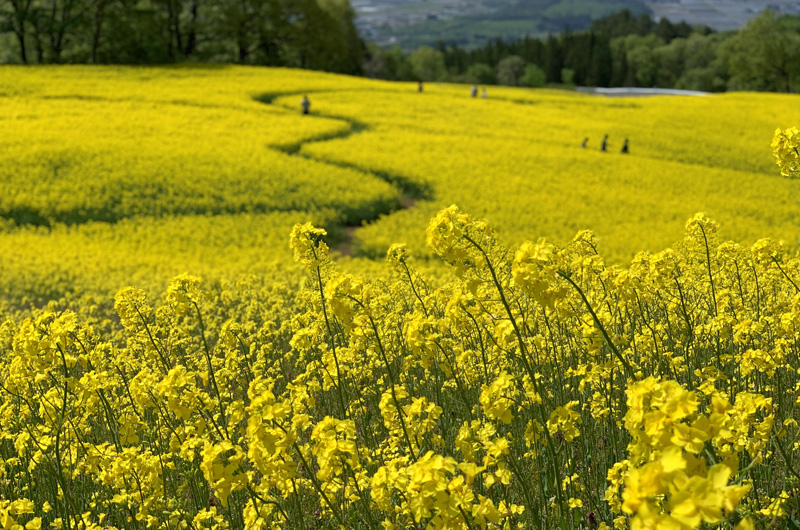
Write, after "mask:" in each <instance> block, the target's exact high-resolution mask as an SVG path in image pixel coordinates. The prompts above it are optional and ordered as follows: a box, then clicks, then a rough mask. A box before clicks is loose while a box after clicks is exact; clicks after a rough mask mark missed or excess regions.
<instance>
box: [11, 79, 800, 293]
mask: <svg viewBox="0 0 800 530" xmlns="http://www.w3.org/2000/svg"><path fill="white" fill-rule="evenodd" d="M0 79H2V81H0V94H1V95H0V103H1V105H0V122H2V123H3V124H4V126H3V127H2V128H0V142H2V143H1V144H0V145H2V146H3V147H2V149H3V156H2V159H0V181H1V182H2V184H3V190H4V193H3V194H2V196H0V218H2V220H3V225H0V226H5V228H3V232H2V234H0V249H3V252H2V253H0V256H2V257H0V265H2V269H3V271H4V273H3V274H2V276H0V292H3V293H6V296H7V297H13V298H15V299H19V298H21V297H24V296H30V297H31V299H32V300H47V299H53V298H59V297H60V296H65V295H70V296H73V295H76V294H80V293H84V292H93V291H94V292H103V293H110V292H115V291H116V290H117V289H119V288H120V287H122V286H124V285H127V284H129V283H131V282H136V283H137V284H140V285H142V286H144V287H150V288H154V289H157V288H160V287H161V286H163V284H164V282H165V281H166V279H168V278H169V277H170V276H171V275H174V274H177V273H179V272H182V271H184V270H189V269H191V270H194V271H196V272H198V273H202V274H205V275H207V276H209V277H210V278H227V277H234V276H238V275H241V274H245V273H248V272H257V271H261V272H262V273H263V271H264V270H266V269H265V267H267V266H268V264H272V263H280V262H286V261H287V260H288V256H289V250H288V248H287V243H286V237H287V233H288V230H289V229H290V228H291V226H292V225H293V224H294V223H295V222H300V221H306V220H313V221H315V222H317V223H318V224H323V225H325V226H327V227H329V228H330V229H331V231H332V235H333V237H334V239H335V241H334V243H335V244H336V248H337V249H339V250H340V251H341V252H342V253H343V254H346V255H353V256H354V257H356V258H359V257H366V258H378V259H380V258H382V256H383V255H384V254H385V252H386V250H387V248H388V247H389V245H390V244H391V243H394V242H406V243H408V244H409V247H410V248H411V249H412V250H413V252H415V253H417V254H418V255H420V256H423V257H424V256H426V255H428V251H427V250H426V249H425V245H424V233H425V226H426V225H427V222H428V220H429V219H430V217H431V216H432V214H433V213H435V212H436V211H437V210H438V209H439V208H442V207H445V206H448V205H450V204H452V203H457V204H458V205H459V206H460V207H461V208H462V209H464V210H465V211H469V212H471V214H472V215H473V216H476V217H487V218H489V219H491V220H492V221H493V224H494V226H495V227H496V229H497V230H498V232H499V234H500V236H501V238H502V239H504V240H505V241H507V242H509V243H520V242H522V241H524V240H526V239H536V238H539V237H547V238H548V239H551V240H555V241H560V242H564V241H568V240H569V239H570V238H571V237H572V236H573V235H574V234H575V233H576V232H577V231H578V230H582V229H587V228H590V229H592V230H594V231H595V233H596V234H597V236H598V238H599V241H600V246H601V249H602V250H603V253H604V255H606V256H608V257H609V258H610V259H611V260H613V261H617V262H619V263H623V262H625V261H627V260H629V259H630V258H631V257H633V255H634V254H635V253H636V252H637V251H639V250H647V251H658V250H661V249H662V248H664V247H667V246H669V245H671V244H673V243H674V242H675V241H677V240H678V239H679V238H680V237H681V234H682V230H683V223H684V221H685V220H686V219H687V218H688V217H690V216H691V215H693V214H694V213H696V212H699V211H705V212H707V213H708V215H709V216H711V217H712V218H714V219H716V220H718V221H719V222H720V224H721V226H722V235H724V236H725V237H730V238H734V239H736V240H741V241H743V242H751V241H753V240H755V239H757V238H759V237H763V236H772V237H775V238H777V239H784V240H786V241H787V242H788V243H789V244H790V245H791V246H793V247H795V248H797V247H800V236H798V234H797V231H796V227H797V226H798V225H800V208H798V198H797V197H798V189H797V187H798V183H797V182H794V181H790V180H786V179H783V178H781V177H780V176H778V172H777V170H776V168H775V167H774V163H773V161H772V158H771V154H770V150H769V142H770V138H771V135H772V133H773V132H774V130H775V128H777V127H778V126H781V127H786V126H790V125H792V124H796V123H798V121H800V110H798V109H799V108H800V107H798V105H797V102H798V100H797V97H796V96H779V95H769V94H728V95H720V96H713V97H707V98H680V97H653V98H636V99H605V98H602V97H596V96H586V95H579V94H574V93H569V92H560V91H541V90H521V89H495V88H493V89H491V91H490V93H489V98H488V99H487V100H483V99H480V98H478V99H470V98H469V97H468V89H467V87H463V86H455V85H441V86H434V85H429V86H427V87H426V90H425V92H424V93H423V94H418V93H417V92H416V85H410V84H392V83H386V82H377V81H368V80H364V79H356V78H347V77H341V76H333V75H325V74H315V73H308V72H301V71H291V70H280V69H257V68H239V67H228V68H150V69H138V68H91V67H52V68H29V69H21V68H13V67H6V68H4V69H3V71H2V75H0ZM303 93H308V95H309V97H310V99H311V101H312V115H311V116H309V117H302V116H300V114H299V99H300V97H301V95H302V94H303ZM604 134H609V152H608V153H601V152H599V144H600V140H601V138H602V137H603V135H604ZM584 137H588V138H589V142H588V148H587V149H581V148H580V143H581V141H582V140H583V138H584ZM626 137H627V138H629V139H630V146H631V153H630V154H629V155H621V154H619V150H620V147H621V144H622V141H623V140H624V138H626ZM376 219H377V220H376ZM362 221H363V222H365V223H367V225H366V226H364V227H363V228H349V229H347V230H343V229H342V228H341V227H344V226H352V227H359V226H360V225H361V224H362ZM337 227H338V228H337ZM351 263H352V267H354V268H356V269H358V268H359V267H367V268H368V269H370V270H374V269H375V266H374V265H371V264H370V265H367V263H368V262H367V261H365V260H363V259H362V260H358V259H357V260H355V261H351Z"/></svg>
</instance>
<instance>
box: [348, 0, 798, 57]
mask: <svg viewBox="0 0 800 530" xmlns="http://www.w3.org/2000/svg"><path fill="white" fill-rule="evenodd" d="M352 4H353V6H354V7H355V9H356V12H357V13H358V19H357V23H358V26H359V29H360V31H361V34H362V35H363V36H364V37H365V38H366V39H367V40H369V41H372V42H375V43H376V44H379V45H381V46H390V45H395V44H397V45H400V46H401V47H402V48H404V49H406V50H412V49H416V48H418V47H419V46H421V45H423V44H427V45H431V44H435V43H437V42H439V41H444V42H447V43H448V44H457V45H459V46H462V47H466V48H473V47H477V46H482V45H484V44H486V42H487V41H489V40H494V39H497V38H502V39H504V40H513V39H517V38H521V37H525V36H526V35H528V36H531V37H542V36H546V35H548V34H550V33H561V32H563V31H564V30H565V28H569V29H570V30H582V29H586V28H588V27H589V24H590V23H591V21H592V20H594V19H597V18H601V17H603V16H606V15H609V14H611V13H615V12H618V11H621V10H622V9H628V10H630V11H631V12H633V13H634V14H640V13H649V14H650V15H652V16H653V17H654V18H655V19H656V20H659V19H661V18H665V19H667V20H669V21H670V22H673V23H679V22H687V23H688V24H691V25H693V26H694V25H697V26H707V27H709V28H711V29H714V30H716V31H728V30H734V29H739V28H741V27H743V26H744V25H745V24H746V23H747V21H748V20H750V19H751V18H753V17H755V16H756V15H757V14H758V13H760V12H762V11H763V10H764V9H772V10H773V11H776V12H778V13H784V14H792V15H800V2H798V0H470V1H467V0H352Z"/></svg>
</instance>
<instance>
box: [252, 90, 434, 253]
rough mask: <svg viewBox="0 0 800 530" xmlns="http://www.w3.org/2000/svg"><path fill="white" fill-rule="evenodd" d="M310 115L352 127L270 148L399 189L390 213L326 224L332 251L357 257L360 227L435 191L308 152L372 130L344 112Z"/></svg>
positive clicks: (270, 99)
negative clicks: (314, 146) (312, 146)
mask: <svg viewBox="0 0 800 530" xmlns="http://www.w3.org/2000/svg"><path fill="white" fill-rule="evenodd" d="M310 93H312V92H309V91H304V92H288V93H277V94H263V95H261V96H258V97H255V98H254V99H255V100H256V101H258V102H260V103H263V104H265V105H275V103H274V102H275V100H276V99H278V98H283V97H291V96H301V95H303V94H310ZM318 93H319V92H318ZM323 93H324V92H323ZM278 107H279V108H282V109H285V110H287V111H288V110H290V109H289V108H288V107H285V106H283V105H278ZM298 117H300V114H299V111H298ZM310 117H311V118H312V119H313V118H314V117H319V118H326V119H329V120H337V121H341V122H345V123H347V124H348V127H347V129H346V130H344V131H339V132H335V133H326V134H320V135H317V136H312V137H310V138H307V139H305V140H301V141H299V142H295V143H291V144H284V145H272V146H270V149H273V150H276V151H280V152H282V153H285V154H287V155H291V156H296V157H300V158H304V159H306V160H313V161H315V162H317V163H321V164H326V165H328V166H334V167H340V168H346V169H350V170H352V171H356V172H359V173H362V174H364V175H367V176H370V177H374V178H378V179H381V180H383V181H385V182H387V183H388V184H389V185H391V186H392V187H393V188H395V189H396V190H397V191H398V192H399V193H398V200H397V203H396V205H394V206H393V207H392V208H391V209H390V210H389V211H388V212H376V213H375V215H374V216H370V217H368V218H364V219H361V220H360V222H358V223H352V224H345V225H335V226H333V227H326V228H327V229H328V232H329V233H332V235H334V237H333V241H331V242H330V243H331V250H335V251H336V252H338V253H339V254H341V255H343V256H356V255H358V245H357V242H356V237H355V235H356V232H357V231H358V230H359V229H360V228H362V227H364V226H366V225H368V224H371V223H373V222H375V221H377V220H378V219H380V218H381V216H383V215H391V214H393V213H394V212H397V211H400V210H408V209H410V208H414V206H415V205H416V203H417V202H418V201H421V200H425V199H428V198H430V195H431V190H430V189H429V188H427V187H424V186H420V185H418V184H416V183H414V182H412V181H411V180H410V179H408V178H406V177H403V176H401V175H395V174H389V173H385V172H382V171H375V170H371V169H368V168H363V167H360V166H358V165H356V164H351V163H349V162H339V161H332V160H326V159H325V158H321V157H316V156H313V155H311V154H308V153H307V152H303V147H304V146H306V145H309V144H313V143H317V142H327V141H329V140H341V139H344V138H349V137H351V136H353V135H355V134H359V133H362V132H366V131H369V130H370V129H371V128H370V126H369V125H368V124H367V123H364V122H362V121H359V120H356V119H353V118H349V117H347V116H340V115H334V114H327V113H322V112H318V111H312V112H311V114H310ZM303 119H306V118H303Z"/></svg>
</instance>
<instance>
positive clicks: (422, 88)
mask: <svg viewBox="0 0 800 530" xmlns="http://www.w3.org/2000/svg"><path fill="white" fill-rule="evenodd" d="M423 90H425V89H424V87H423V86H422V81H420V82H419V86H417V92H422V91H423Z"/></svg>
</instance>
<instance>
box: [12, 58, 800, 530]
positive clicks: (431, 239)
mask: <svg viewBox="0 0 800 530" xmlns="http://www.w3.org/2000/svg"><path fill="white" fill-rule="evenodd" d="M415 88H416V87H415V86H411V85H407V84H406V85H404V84H391V83H382V82H376V81H369V80H362V79H351V78H345V77H337V76H329V75H324V74H312V73H308V72H297V71H288V70H276V69H255V68H232V67H225V68H206V67H178V68H151V69H139V68H86V67H81V68H75V67H58V68H56V67H54V68H34V69H18V68H0V103H2V105H0V123H2V125H3V126H2V127H1V128H0V140H2V143H0V145H1V146H2V147H0V149H2V151H0V153H2V155H1V156H0V182H2V183H3V188H2V189H3V191H4V193H3V194H2V195H0V218H1V219H2V222H0V527H1V528H2V529H4V530H6V529H7V530H22V529H26V530H38V529H44V528H54V529H59V530H61V529H66V530H100V529H126V530H127V529H137V530H138V529H141V530H144V529H150V528H152V529H164V530H167V529H170V530H172V529H187V530H199V529H218V530H223V529H224V530H228V529H231V530H233V529H235V530H240V529H241V530H244V529H247V530H266V529H275V530H278V529H281V530H312V529H313V530H328V529H330V530H333V529H337V530H341V529H347V530H349V529H369V530H373V529H374V530H400V529H415V530H421V529H425V530H439V529H441V530H478V529H480V530H487V529H503V530H523V529H526V530H527V529H536V530H545V529H559V530H567V529H569V530H578V529H580V530H601V529H602V530H610V529H612V528H614V529H619V530H622V529H626V528H631V529H633V530H645V529H653V530H661V529H663V530H689V529H700V528H719V529H724V530H754V529H760V530H766V529H772V528H796V527H797V526H798V525H800V430H799V429H800V428H799V427H798V421H800V406H798V408H796V405H798V404H800V394H799V393H798V392H800V257H798V254H797V248H798V240H797V236H796V232H795V231H793V227H795V226H797V225H796V223H797V219H796V216H797V215H798V214H797V209H796V208H795V207H794V206H795V198H794V197H795V195H794V188H795V186H796V185H797V182H798V181H797V180H795V179H794V177H798V176H800V133H798V130H797V128H792V127H790V125H792V124H796V123H797V122H798V121H800V114H799V113H798V112H799V111H798V107H797V105H796V102H797V100H796V98H792V97H791V96H780V97H779V96H769V95H758V94H731V95H722V96H714V97H709V98H702V99H681V98H672V97H671V98H652V99H632V100H628V99H595V98H593V97H589V96H580V95H575V94H569V93H562V92H553V91H523V90H513V89H502V90H501V89H497V90H491V91H490V98H489V99H487V100H483V99H471V98H469V97H468V92H467V91H466V90H465V89H464V87H457V86H428V87H426V91H425V92H423V93H422V94H419V93H416V92H414V90H415ZM465 92H466V94H465ZM304 93H307V94H308V95H309V97H310V99H311V101H312V114H311V116H301V115H300V112H299V97H300V96H301V95H302V94H304ZM776 129H778V130H777V131H776ZM606 133H608V134H609V146H610V147H609V150H608V152H605V153H601V152H599V151H598V144H599V140H600V138H601V136H602V135H604V134H606ZM584 137H589V139H590V140H589V143H588V146H587V147H586V148H585V149H584V148H581V147H580V143H581V141H582V140H583V138H584ZM625 137H628V138H629V139H630V148H631V149H630V150H631V152H630V153H629V154H627V155H624V154H620V153H619V148H620V144H621V140H622V139H624V138H625ZM770 142H771V145H770ZM776 161H777V162H778V164H777V165H776V164H775V162H776ZM451 202H458V203H459V204H461V205H462V207H461V208H459V207H457V206H451V205H450V203H451ZM463 205H466V206H467V207H468V209H467V208H465V207H464V206H463ZM695 210H696V211H699V210H707V211H708V212H711V213H712V214H713V216H712V215H708V214H704V213H696V211H695ZM470 211H471V212H475V214H476V215H472V214H471V213H468V212H470ZM381 215H383V216H382V217H379V216H381ZM483 218H488V219H490V221H486V220H484V219H483ZM714 218H717V219H718V220H722V221H723V222H721V223H719V224H718V223H717V220H715V219H714ZM375 219H377V220H376V221H375ZM687 219H688V221H687ZM361 221H364V222H366V226H363V227H362V228H358V227H357V226H355V225H358V224H359V223H360V222H361ZM323 227H325V228H323ZM587 227H597V230H596V231H589V230H585V229H584V228H587ZM545 237H546V238H548V239H549V240H550V241H548V240H546V239H545ZM731 238H733V239H734V240H735V241H734V240H731ZM748 238H749V239H748ZM779 239H783V240H785V241H784V242H781V241H779ZM553 241H555V243H554V242H553ZM403 242H407V245H406V244H403ZM351 255H352V256H351ZM370 257H376V258H379V259H370ZM200 276H202V277H203V278H204V279H201V278H200Z"/></svg>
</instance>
